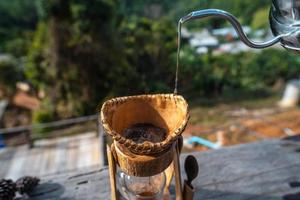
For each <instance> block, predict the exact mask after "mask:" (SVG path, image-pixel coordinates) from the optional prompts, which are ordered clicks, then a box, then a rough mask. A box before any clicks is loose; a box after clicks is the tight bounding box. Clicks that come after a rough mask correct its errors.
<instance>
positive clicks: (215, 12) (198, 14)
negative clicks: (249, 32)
mask: <svg viewBox="0 0 300 200" xmlns="http://www.w3.org/2000/svg"><path fill="white" fill-rule="evenodd" d="M205 17H220V18H223V19H226V20H228V21H229V22H230V23H231V25H232V26H233V28H234V29H235V31H236V32H237V34H238V35H239V37H240V39H241V41H242V42H244V43H245V44H246V45H247V46H249V47H251V48H255V49H263V48H267V47H270V46H272V45H274V44H276V43H277V42H279V41H280V40H281V38H282V37H285V36H287V35H289V34H282V35H278V36H276V37H274V38H272V39H271V40H269V41H266V42H253V41H251V40H250V39H249V38H248V37H247V36H246V34H245V33H244V31H243V29H242V26H241V24H240V23H239V21H238V20H237V19H236V17H235V16H233V15H232V14H230V13H228V12H226V11H224V10H219V9H204V10H199V11H194V12H191V13H189V14H188V15H186V16H184V17H182V18H181V19H180V20H179V22H178V32H179V31H180V29H181V25H182V24H183V23H185V22H188V21H190V20H194V19H201V18H205Z"/></svg>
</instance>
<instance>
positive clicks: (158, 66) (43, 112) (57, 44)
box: [0, 0, 300, 122]
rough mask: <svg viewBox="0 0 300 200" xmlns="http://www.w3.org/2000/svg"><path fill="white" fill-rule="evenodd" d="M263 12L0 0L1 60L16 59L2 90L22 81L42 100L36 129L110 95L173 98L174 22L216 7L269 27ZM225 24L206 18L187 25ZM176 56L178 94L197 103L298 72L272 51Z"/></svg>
mask: <svg viewBox="0 0 300 200" xmlns="http://www.w3.org/2000/svg"><path fill="white" fill-rule="evenodd" d="M269 6H270V1H267V0H263V1H258V0H256V1H253V0H228V1H227V0H226V1H225V0H200V1H199V0H189V1H188V2H187V1H179V0H165V1H158V0H151V1H140V0H89V1H87V0H10V1H1V2H0V15H1V19H0V53H1V52H6V53H10V54H12V55H14V56H15V57H16V59H17V60H16V62H13V63H10V64H9V63H8V64H7V63H4V64H2V65H1V63H0V78H1V79H0V83H1V81H2V85H5V86H4V87H7V88H9V89H8V90H9V91H11V92H10V93H13V92H14V91H13V90H14V85H15V83H16V81H18V80H24V81H28V82H30V83H32V85H33V86H34V89H35V91H38V92H42V93H44V94H46V97H45V98H44V99H43V100H42V101H43V102H42V107H41V108H40V110H37V111H35V112H34V113H33V121H34V122H47V121H51V120H56V119H60V118H69V117H73V116H80V115H87V114H92V113H95V112H97V111H98V110H97V109H99V106H100V105H101V103H102V102H103V101H104V100H105V99H107V98H110V97H113V96H120V95H131V94H139V93H159V92H172V91H173V87H174V78H175V66H176V48H177V43H176V40H177V38H176V37H177V33H176V31H177V28H176V25H177V21H178V19H179V18H180V17H181V16H183V15H185V14H187V13H189V12H190V11H193V10H198V9H204V8H220V9H224V10H227V11H229V12H231V13H233V14H234V15H236V16H237V17H238V18H239V20H240V21H241V23H242V24H243V25H251V26H252V28H254V29H268V23H267V21H268V19H267V17H268V10H269ZM224 25H225V22H224V21H223V20H221V21H220V20H215V19H207V20H204V21H203V22H199V21H195V22H193V23H191V24H190V25H189V28H192V29H199V28H201V27H202V28H203V27H204V26H206V27H210V28H219V27H223V26H224ZM181 55H182V56H181V62H180V64H181V65H180V73H179V81H180V83H179V92H180V93H182V94H184V95H187V96H189V95H190V94H194V93H196V94H197V98H198V97H200V96H216V95H223V94H225V93H227V92H228V91H230V90H258V89H264V90H269V89H270V88H271V87H272V86H273V85H274V84H275V83H276V82H277V81H278V80H288V79H290V78H297V77H298V75H299V73H300V69H299V67H298V65H299V64H300V59H299V58H298V57H297V56H296V55H294V54H291V53H289V52H286V51H282V50H279V49H270V50H264V51H259V52H245V53H239V54H230V55H228V54H224V55H218V56H216V55H213V54H212V52H209V53H208V54H205V55H201V56H200V55H198V54H196V53H195V49H193V48H191V47H189V45H187V44H183V51H182V54H181ZM22 61H24V62H23V63H22ZM16 74H18V75H16ZM1 75H2V76H3V77H1Z"/></svg>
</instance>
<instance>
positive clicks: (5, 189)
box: [0, 179, 16, 200]
mask: <svg viewBox="0 0 300 200" xmlns="http://www.w3.org/2000/svg"><path fill="white" fill-rule="evenodd" d="M15 195H16V184H15V183H14V182H13V181H12V180H10V179H1V180H0V200H12V199H13V198H14V197H15Z"/></svg>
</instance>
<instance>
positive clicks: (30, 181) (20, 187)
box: [16, 176, 40, 194]
mask: <svg viewBox="0 0 300 200" xmlns="http://www.w3.org/2000/svg"><path fill="white" fill-rule="evenodd" d="M39 182H40V179H39V178H37V177H32V176H24V177H21V178H19V179H18V180H17V181H16V186H17V191H18V192H19V193H20V194H24V193H28V192H30V191H31V190H33V189H34V188H35V187H36V186H37V185H38V184H39Z"/></svg>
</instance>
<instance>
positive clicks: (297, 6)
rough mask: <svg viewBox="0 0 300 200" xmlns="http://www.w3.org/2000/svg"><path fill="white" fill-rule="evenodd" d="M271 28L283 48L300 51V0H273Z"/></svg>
mask: <svg viewBox="0 0 300 200" xmlns="http://www.w3.org/2000/svg"><path fill="white" fill-rule="evenodd" d="M270 26H271V30H272V32H273V35H275V36H278V35H284V36H283V37H282V38H281V39H280V43H281V45H282V46H283V47H285V48H286V49H289V50H295V51H300V0H272V7H271V9H270Z"/></svg>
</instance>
